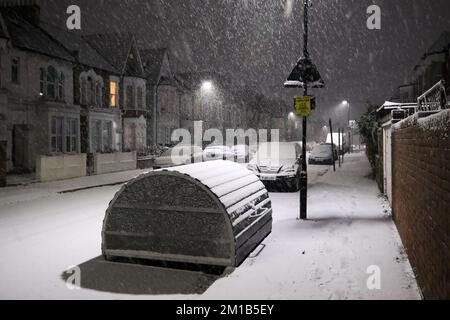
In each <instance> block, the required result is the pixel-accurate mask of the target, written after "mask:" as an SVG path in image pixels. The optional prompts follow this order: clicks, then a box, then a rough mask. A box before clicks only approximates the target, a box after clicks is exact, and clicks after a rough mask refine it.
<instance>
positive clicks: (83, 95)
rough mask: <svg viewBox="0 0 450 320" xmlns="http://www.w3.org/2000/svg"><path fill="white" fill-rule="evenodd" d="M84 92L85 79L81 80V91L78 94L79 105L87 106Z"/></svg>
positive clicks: (85, 86) (85, 88) (85, 87)
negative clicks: (79, 95)
mask: <svg viewBox="0 0 450 320" xmlns="http://www.w3.org/2000/svg"><path fill="white" fill-rule="evenodd" d="M86 90H87V82H86V78H82V79H81V89H80V94H81V104H82V105H86V104H87V99H86Z"/></svg>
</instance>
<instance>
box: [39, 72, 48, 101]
mask: <svg viewBox="0 0 450 320" xmlns="http://www.w3.org/2000/svg"><path fill="white" fill-rule="evenodd" d="M39 72H40V75H39V95H41V96H44V95H45V91H46V90H45V89H46V86H47V81H46V77H47V74H46V72H45V69H44V68H41V69H40V70H39Z"/></svg>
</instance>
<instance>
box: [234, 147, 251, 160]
mask: <svg viewBox="0 0 450 320" xmlns="http://www.w3.org/2000/svg"><path fill="white" fill-rule="evenodd" d="M231 150H232V152H233V154H234V161H235V162H238V163H248V162H249V158H250V148H249V147H248V146H247V145H245V144H240V145H236V146H233V147H232V148H231Z"/></svg>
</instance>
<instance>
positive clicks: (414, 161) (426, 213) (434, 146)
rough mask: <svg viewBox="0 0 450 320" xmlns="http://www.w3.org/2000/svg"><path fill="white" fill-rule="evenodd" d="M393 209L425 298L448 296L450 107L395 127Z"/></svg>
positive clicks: (449, 276)
mask: <svg viewBox="0 0 450 320" xmlns="http://www.w3.org/2000/svg"><path fill="white" fill-rule="evenodd" d="M392 137H393V142H392V143H393V146H392V148H393V159H392V166H393V168H392V169H393V214H394V218H395V221H396V224H397V227H398V229H399V232H400V235H401V237H402V240H403V243H404V245H405V247H406V249H407V252H408V255H409V258H410V261H411V264H412V266H413V268H414V269H415V272H416V275H417V276H418V282H419V285H420V287H421V289H422V292H423V294H424V297H425V298H426V299H450V110H447V111H443V112H441V113H440V114H438V115H434V116H431V117H427V118H422V119H419V117H417V116H415V117H411V118H409V119H407V120H405V121H403V122H401V123H399V124H396V125H395V126H394V128H393V135H392Z"/></svg>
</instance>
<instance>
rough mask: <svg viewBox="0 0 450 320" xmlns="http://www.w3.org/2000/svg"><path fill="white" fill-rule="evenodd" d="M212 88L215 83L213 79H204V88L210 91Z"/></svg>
mask: <svg viewBox="0 0 450 320" xmlns="http://www.w3.org/2000/svg"><path fill="white" fill-rule="evenodd" d="M212 89H213V84H212V82H211V81H203V83H202V90H204V91H207V92H209V91H211V90H212Z"/></svg>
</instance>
